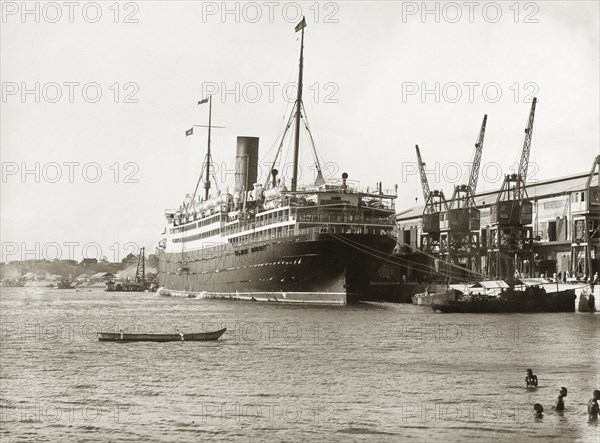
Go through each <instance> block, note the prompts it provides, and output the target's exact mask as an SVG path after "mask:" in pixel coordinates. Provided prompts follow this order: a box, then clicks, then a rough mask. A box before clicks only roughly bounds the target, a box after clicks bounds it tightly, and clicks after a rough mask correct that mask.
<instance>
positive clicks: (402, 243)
mask: <svg viewBox="0 0 600 443" xmlns="http://www.w3.org/2000/svg"><path fill="white" fill-rule="evenodd" d="M396 243H397V244H399V245H400V246H408V247H409V248H410V249H411V250H413V251H414V252H418V253H420V254H423V255H425V256H427V257H430V258H432V259H434V260H440V261H442V262H443V263H445V264H447V265H448V266H451V267H453V268H457V269H460V270H461V271H462V272H465V271H467V272H469V273H471V274H473V275H477V276H480V277H484V278H485V277H486V275H485V274H482V273H480V272H475V271H472V270H470V269H466V268H463V267H461V266H458V265H455V264H454V263H452V262H448V261H445V260H442V259H440V258H438V257H436V256H435V255H432V254H428V253H427V252H425V251H421V250H420V249H418V248H416V247H414V246H412V245H411V244H409V243H405V242H404V241H402V240H400V239H396Z"/></svg>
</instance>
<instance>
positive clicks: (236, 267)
mask: <svg viewBox="0 0 600 443" xmlns="http://www.w3.org/2000/svg"><path fill="white" fill-rule="evenodd" d="M394 246H395V242H394V240H392V239H390V238H389V237H387V236H385V235H375V234H342V235H331V234H327V233H316V234H305V235H297V236H291V237H285V238H278V239H272V240H270V241H267V242H261V243H253V244H248V245H244V246H241V247H240V246H238V247H234V246H233V245H232V244H225V245H219V246H215V247H209V248H203V249H201V250H196V251H186V252H182V253H173V252H171V253H167V252H161V253H160V254H159V282H160V285H161V291H160V293H161V294H162V295H185V296H198V297H204V298H226V299H235V300H250V301H265V302H267V301H269V302H283V303H285V302H289V303H311V304H333V305H345V304H347V303H351V302H354V301H359V300H361V298H363V296H364V295H365V294H366V293H367V289H368V286H369V282H370V279H371V277H372V275H373V274H374V273H375V272H376V270H377V268H378V267H380V266H381V264H382V258H384V257H385V256H386V255H387V254H389V253H391V252H392V250H393V248H394Z"/></svg>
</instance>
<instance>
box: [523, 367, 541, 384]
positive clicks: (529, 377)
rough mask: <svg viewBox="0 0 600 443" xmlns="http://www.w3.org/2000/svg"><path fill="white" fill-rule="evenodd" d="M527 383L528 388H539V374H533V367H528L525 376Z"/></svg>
mask: <svg viewBox="0 0 600 443" xmlns="http://www.w3.org/2000/svg"><path fill="white" fill-rule="evenodd" d="M525 385H526V386H527V387H528V388H537V385H538V378H537V375H533V371H532V370H531V369H527V376H526V377H525Z"/></svg>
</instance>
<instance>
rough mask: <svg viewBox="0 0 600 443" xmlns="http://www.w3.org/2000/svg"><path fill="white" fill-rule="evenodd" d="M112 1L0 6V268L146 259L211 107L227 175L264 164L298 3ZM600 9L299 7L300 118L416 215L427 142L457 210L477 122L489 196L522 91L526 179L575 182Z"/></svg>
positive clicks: (191, 165) (519, 121) (321, 143)
mask: <svg viewBox="0 0 600 443" xmlns="http://www.w3.org/2000/svg"><path fill="white" fill-rule="evenodd" d="M476 3H477V2H476ZM111 4H112V2H111V3H106V4H104V3H101V4H95V3H93V2H79V3H77V4H76V5H75V6H73V7H71V8H72V9H70V7H69V6H68V5H65V4H64V3H62V2H58V3H52V4H45V3H36V2H32V3H29V4H27V8H28V9H29V12H28V13H25V14H23V12H24V11H23V10H22V9H23V4H22V3H21V2H3V4H2V23H1V26H2V29H1V47H0V50H1V54H2V55H1V57H2V59H1V71H0V74H1V80H2V105H1V106H2V109H1V111H2V112H1V138H0V142H1V156H2V191H1V214H2V215H1V236H2V254H3V256H2V259H3V260H7V259H8V260H16V259H21V258H35V257H40V258H54V256H57V255H60V257H61V258H70V257H69V256H70V255H73V258H75V259H78V260H79V259H81V256H82V255H84V254H85V255H88V256H101V255H104V256H107V257H108V259H109V260H114V259H118V258H120V257H122V256H123V255H125V254H126V253H128V252H135V251H133V249H134V248H132V247H131V246H130V245H127V243H128V242H133V243H135V244H136V245H141V246H146V247H147V248H148V250H150V251H153V250H154V247H155V246H156V244H157V242H158V240H159V239H160V233H161V232H162V230H163V228H164V217H163V213H164V209H166V208H176V207H178V206H179V204H181V201H182V200H183V199H184V198H185V196H186V194H188V193H192V192H193V190H194V186H195V184H196V180H197V179H198V175H199V173H200V169H201V165H202V158H203V156H204V154H205V149H206V130H205V129H202V128H195V134H194V135H193V136H190V137H185V130H186V129H189V128H190V127H191V126H192V125H193V124H199V125H202V124H206V123H207V120H208V107H207V105H200V106H198V105H197V104H196V103H197V101H198V100H199V99H201V98H202V97H203V96H204V95H205V94H206V93H207V92H210V91H212V92H213V93H214V96H213V124H215V125H219V126H225V128H224V129H215V130H214V132H213V154H214V161H215V162H216V164H217V166H218V168H219V171H223V170H225V171H227V170H229V171H231V170H232V169H233V168H234V162H233V161H234V156H235V145H236V137H237V136H238V135H247V136H256V137H260V150H261V155H260V157H261V163H264V164H267V163H269V162H270V161H272V156H273V154H274V151H275V150H274V148H273V145H274V144H275V143H276V141H277V137H278V136H279V135H280V133H281V132H282V130H283V128H284V125H285V121H286V119H287V115H288V114H289V112H290V111H291V108H290V107H291V105H292V103H291V100H286V99H285V97H284V96H285V94H286V93H287V94H288V96H289V97H290V98H293V95H294V89H293V88H291V89H290V88H289V87H287V86H286V85H289V84H290V83H293V82H295V81H296V76H297V68H298V53H299V39H298V38H299V35H300V33H295V32H294V26H295V25H296V23H297V21H299V18H300V12H299V11H298V4H296V3H291V2H257V3H229V4H227V8H228V11H224V10H223V3H222V2H129V3H121V4H119V6H118V7H114V6H111ZM599 4H600V3H599V2H597V1H589V2H586V1H578V2H564V3H561V2H525V3H520V4H518V6H514V5H515V3H514V2H499V3H493V2H478V3H477V4H476V5H474V6H472V7H471V8H472V9H469V8H470V7H469V6H468V5H465V4H464V3H463V2H458V3H444V2H442V3H437V2H428V3H427V4H426V5H427V9H428V11H424V10H423V3H422V2H394V3H392V2H382V3H377V2H368V3H367V2H327V3H307V4H302V8H303V11H302V12H303V13H304V15H305V16H306V21H307V24H308V27H307V28H306V29H305V32H306V34H305V95H304V98H305V106H306V109H307V114H308V116H307V117H308V121H309V124H310V125H311V127H312V129H313V134H314V136H315V140H316V144H317V148H318V150H319V152H320V154H321V155H322V162H323V163H324V165H325V169H326V175H330V176H331V177H333V178H338V177H339V176H340V175H341V173H342V172H344V171H345V172H347V173H348V174H349V176H350V178H351V179H353V180H357V181H359V182H360V185H362V186H365V187H366V186H371V187H373V186H374V185H375V183H376V182H378V181H382V182H383V187H384V188H393V186H394V185H395V184H398V186H399V188H398V189H399V198H398V202H397V209H398V210H400V209H404V208H408V207H410V206H413V205H414V204H415V198H418V201H417V202H418V203H419V204H420V203H422V194H421V188H420V184H419V182H418V177H417V175H416V169H415V152H414V145H415V144H419V146H420V148H421V151H422V154H423V157H424V160H425V161H426V162H427V168H428V169H429V170H430V171H431V173H430V176H429V179H430V182H431V187H432V188H442V189H444V191H445V192H446V194H447V195H448V194H451V192H452V187H453V185H454V184H459V182H462V181H466V179H467V174H468V168H467V167H466V166H464V165H463V163H465V162H469V161H471V159H472V155H473V145H474V142H475V140H476V138H477V134H478V131H479V126H480V124H481V120H482V117H483V114H486V113H487V114H488V123H487V132H486V137H485V145H484V153H483V164H482V176H481V177H480V180H479V187H478V190H479V191H484V190H492V189H495V188H498V187H499V186H500V184H501V173H508V172H511V171H510V167H511V166H513V165H514V164H515V162H516V161H517V160H518V158H519V156H520V151H521V147H522V144H523V129H524V128H525V126H526V120H527V115H528V113H529V107H530V101H531V98H532V97H533V96H534V95H535V96H536V97H538V100H539V101H538V105H537V111H536V116H535V127H534V135H533V143H532V151H531V162H532V164H533V166H532V169H531V170H530V171H531V172H530V174H531V177H530V181H533V180H542V179H547V178H553V177H557V176H564V175H570V174H575V173H580V172H584V171H586V172H587V171H588V170H589V168H590V166H591V162H592V160H593V156H594V155H596V154H598V152H599V146H600V141H599V133H600V129H599V121H600V116H599V108H600V105H599V66H600V60H599V54H600V43H599V15H600V11H599ZM311 5H312V6H311ZM115 22H116V23H115ZM215 88H217V89H216V90H215ZM224 90H226V91H229V92H228V93H226V94H224V93H223V91H224ZM27 91H29V92H27ZM99 93H100V94H101V96H99V95H98V94H99ZM302 136H303V139H304V142H303V143H302V154H301V159H302V165H301V166H302V179H301V180H302V182H307V181H310V179H311V178H312V177H313V172H312V171H311V168H310V164H311V158H312V157H311V151H310V148H309V145H308V144H307V143H306V136H305V134H302ZM284 146H285V150H284V154H283V160H285V159H286V158H287V159H288V161H290V160H291V152H290V150H289V149H288V146H289V142H287V141H286V143H285V145H284ZM458 164H460V165H461V170H460V171H459V170H458V169H457V165H458ZM24 169H26V170H28V171H30V172H29V173H27V174H25V175H23V171H24ZM280 169H282V170H283V169H285V168H284V167H280ZM265 170H266V169H265ZM461 173H462V176H461V177H457V175H460V174H461ZM98 174H101V176H99V175H98ZM483 174H485V176H484V175H483ZM222 180H223V181H229V182H232V175H231V174H227V173H225V174H219V181H222ZM288 184H289V181H288ZM214 187H215V186H214V185H213V188H214ZM36 244H39V246H36ZM70 244H74V245H73V246H69V245H70ZM95 244H98V245H99V246H100V248H97V247H94V246H93V245H95ZM56 245H59V248H58V253H57V247H56ZM85 245H88V247H87V248H86V247H84V246H85ZM89 245H92V246H89ZM15 248H16V249H15ZM99 249H100V250H99ZM27 251H29V254H26V253H27Z"/></svg>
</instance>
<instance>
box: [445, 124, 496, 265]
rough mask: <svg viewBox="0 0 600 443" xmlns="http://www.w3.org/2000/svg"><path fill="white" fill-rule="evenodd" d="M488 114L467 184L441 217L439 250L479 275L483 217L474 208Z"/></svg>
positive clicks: (455, 193) (479, 136)
mask: <svg viewBox="0 0 600 443" xmlns="http://www.w3.org/2000/svg"><path fill="white" fill-rule="evenodd" d="M486 124H487V114H485V115H484V116H483V121H482V122H481V127H480V129H479V133H478V135H477V141H476V142H475V155H474V157H473V165H472V168H471V172H470V175H469V182H468V184H466V185H465V184H462V185H457V186H455V187H454V192H453V193H452V198H451V199H450V205H449V206H450V207H449V209H448V210H447V211H445V212H442V213H441V214H440V220H441V222H440V223H441V224H440V228H441V231H442V233H441V237H440V248H441V254H442V256H443V257H444V258H445V260H446V261H447V262H449V263H451V264H455V265H459V266H461V267H464V268H465V269H467V270H469V271H472V272H474V273H477V274H479V273H480V272H481V249H480V243H479V228H480V213H479V209H477V207H476V204H475V192H476V190H477V180H478V178H479V168H480V165H481V156H482V152H483V141H484V139H485V128H486Z"/></svg>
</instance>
